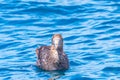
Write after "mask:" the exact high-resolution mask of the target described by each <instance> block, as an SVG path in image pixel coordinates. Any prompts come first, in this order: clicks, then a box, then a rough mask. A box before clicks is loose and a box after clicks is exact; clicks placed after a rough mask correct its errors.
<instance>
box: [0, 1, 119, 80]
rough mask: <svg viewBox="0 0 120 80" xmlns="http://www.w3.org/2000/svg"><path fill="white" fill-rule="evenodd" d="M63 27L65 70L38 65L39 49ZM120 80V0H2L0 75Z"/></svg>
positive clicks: (4, 79)
mask: <svg viewBox="0 0 120 80" xmlns="http://www.w3.org/2000/svg"><path fill="white" fill-rule="evenodd" d="M55 33H60V34H62V35H63V38H64V51H65V53H66V54H67V55H68V57H69V61H70V68H69V69H68V70H67V71H52V72H48V71H42V70H40V69H39V68H38V67H36V55H35V49H36V48H37V46H38V45H40V46H42V45H50V44H51V37H52V35H53V34H55ZM53 78H57V80H120V1H119V0H69V1H68V0H1V1H0V80H47V79H53Z"/></svg>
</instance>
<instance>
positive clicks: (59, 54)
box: [36, 34, 69, 70]
mask: <svg viewBox="0 0 120 80" xmlns="http://www.w3.org/2000/svg"><path fill="white" fill-rule="evenodd" d="M36 54H37V65H38V67H40V68H41V69H43V70H66V69H68V68H69V61H68V57H67V55H66V54H65V53H64V51H63V39H62V36H61V35H60V34H55V35H53V38H52V45H51V46H41V47H40V48H37V49H36Z"/></svg>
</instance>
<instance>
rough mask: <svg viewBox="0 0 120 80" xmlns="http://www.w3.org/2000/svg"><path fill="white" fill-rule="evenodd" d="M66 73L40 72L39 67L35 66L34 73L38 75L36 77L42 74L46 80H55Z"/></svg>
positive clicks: (60, 71)
mask: <svg viewBox="0 0 120 80" xmlns="http://www.w3.org/2000/svg"><path fill="white" fill-rule="evenodd" d="M66 71H67V70H57V71H46V70H42V69H40V68H39V67H37V66H35V72H36V73H38V75H39V74H44V75H43V76H46V77H47V80H57V79H59V78H61V77H63V76H64V75H65V72H66ZM40 77H41V76H40Z"/></svg>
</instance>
